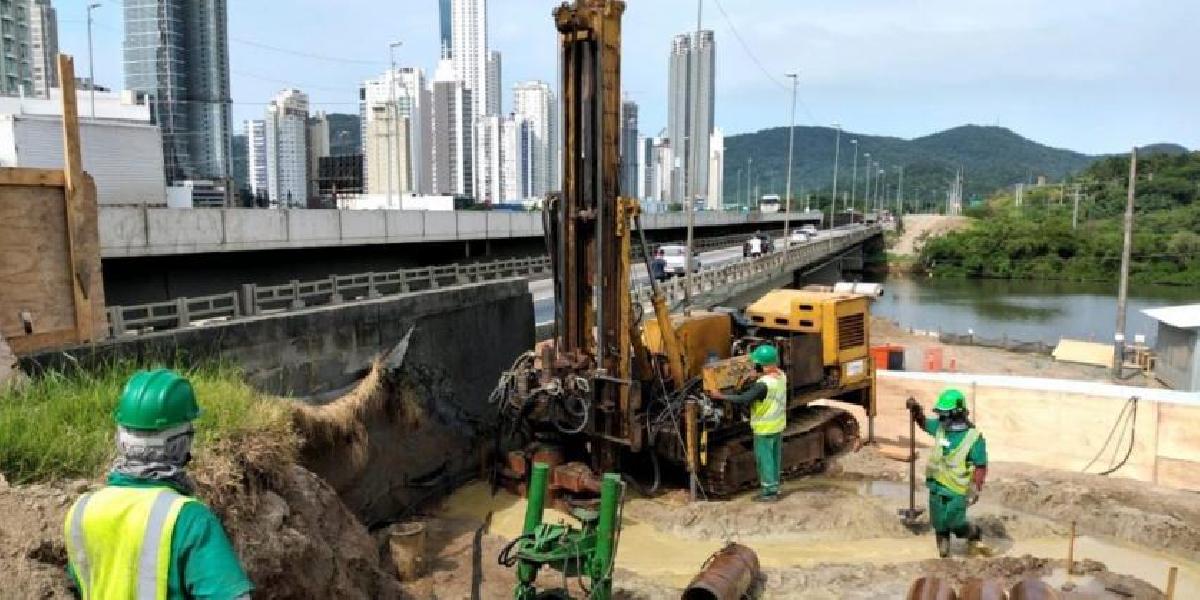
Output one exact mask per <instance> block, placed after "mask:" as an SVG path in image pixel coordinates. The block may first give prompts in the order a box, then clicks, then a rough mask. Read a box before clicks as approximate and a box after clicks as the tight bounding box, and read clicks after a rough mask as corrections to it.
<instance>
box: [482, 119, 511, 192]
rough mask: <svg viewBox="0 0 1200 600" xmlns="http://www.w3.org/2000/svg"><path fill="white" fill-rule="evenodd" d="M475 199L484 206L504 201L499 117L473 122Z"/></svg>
mask: <svg viewBox="0 0 1200 600" xmlns="http://www.w3.org/2000/svg"><path fill="white" fill-rule="evenodd" d="M475 167H476V171H475V199H476V201H478V202H481V203H485V204H499V203H501V202H503V201H504V199H505V197H504V131H503V128H502V119H501V117H500V115H485V116H482V117H479V118H478V119H476V121H475Z"/></svg>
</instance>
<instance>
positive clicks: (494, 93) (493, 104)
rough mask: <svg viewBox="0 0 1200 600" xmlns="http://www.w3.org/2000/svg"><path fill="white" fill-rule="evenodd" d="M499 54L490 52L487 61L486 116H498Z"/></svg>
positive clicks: (494, 51) (495, 51) (496, 51)
mask: <svg viewBox="0 0 1200 600" xmlns="http://www.w3.org/2000/svg"><path fill="white" fill-rule="evenodd" d="M500 74H501V73H500V52H499V51H498V50H492V51H491V52H489V53H488V61H487V112H485V113H484V114H487V115H498V114H500V81H501V79H500Z"/></svg>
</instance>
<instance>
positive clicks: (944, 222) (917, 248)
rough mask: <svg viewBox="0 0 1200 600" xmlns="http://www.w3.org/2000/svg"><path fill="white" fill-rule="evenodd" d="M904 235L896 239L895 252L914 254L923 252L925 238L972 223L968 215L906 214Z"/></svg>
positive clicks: (893, 249)
mask: <svg viewBox="0 0 1200 600" xmlns="http://www.w3.org/2000/svg"><path fill="white" fill-rule="evenodd" d="M903 218H904V235H901V236H900V239H898V240H896V245H895V246H893V247H892V252H894V253H895V254H903V255H906V256H913V255H916V254H919V253H920V252H921V246H922V245H923V244H924V243H925V239H926V238H929V237H937V236H939V235H942V234H944V233H948V232H951V231H957V230H959V229H965V228H967V227H968V226H969V225H970V224H971V220H970V219H968V218H967V217H946V216H942V215H905V216H904V217H903Z"/></svg>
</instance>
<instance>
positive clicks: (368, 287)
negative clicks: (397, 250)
mask: <svg viewBox="0 0 1200 600" xmlns="http://www.w3.org/2000/svg"><path fill="white" fill-rule="evenodd" d="M876 234H877V232H876V231H874V230H873V229H870V228H864V229H861V230H852V231H847V232H837V233H833V234H829V235H828V237H826V238H823V239H820V240H817V241H813V242H809V243H807V244H805V245H803V246H797V247H791V248H787V249H785V250H782V251H779V252H774V253H771V254H767V255H764V256H762V257H760V258H758V259H755V260H749V261H740V262H733V263H729V264H725V265H722V266H718V267H706V268H704V269H703V270H701V271H700V272H699V273H697V274H696V275H693V276H692V277H691V278H687V279H684V278H674V279H671V280H668V281H666V282H664V284H663V287H664V290H665V293H666V294H667V297H668V300H669V301H672V302H676V301H679V300H681V299H682V298H683V297H684V295H685V294H684V286H685V285H689V284H690V285H691V286H692V292H693V294H694V295H699V294H704V293H708V292H712V291H715V290H719V289H722V288H723V287H725V286H729V285H732V284H735V283H738V282H744V281H746V280H748V279H752V278H755V277H761V276H762V275H763V274H765V273H771V272H778V271H782V270H786V269H788V268H795V267H796V266H802V265H804V264H808V263H812V262H815V261H817V260H819V259H821V258H823V257H825V256H830V255H834V254H836V253H838V252H841V251H843V250H845V249H846V248H849V247H852V246H854V245H855V244H858V243H861V242H862V241H863V240H865V239H866V238H868V237H870V236H871V235H876ZM742 238H744V236H738V237H736V239H739V240H740V239H742ZM731 243H735V241H734V239H733V238H731V239H730V240H725V239H718V240H706V243H705V245H702V246H701V247H702V248H703V247H710V248H711V247H713V246H721V247H725V246H729V245H730V244H731ZM549 274H550V258H549V257H547V256H538V257H531V258H530V257H526V258H509V259H501V260H496V261H491V262H482V263H471V264H451V265H436V266H428V267H417V268H412V269H398V270H395V271H384V272H367V273H356V274H353V275H330V276H329V277H327V278H325V279H318V280H314V281H299V280H292V281H290V282H288V283H283V284H278V285H258V284H254V283H247V284H244V285H242V287H241V289H240V290H238V291H232V292H228V293H224V294H215V295H211V296H199V297H183V298H176V299H175V300H171V301H167V302H153V303H148V304H138V305H133V306H110V307H109V308H108V320H109V326H110V334H111V335H112V336H114V337H117V336H122V335H129V334H133V333H141V332H151V331H164V330H170V329H179V328H185V327H189V326H192V325H196V324H203V323H208V322H213V321H218V320H232V319H238V318H246V317H253V316H258V315H264V314H271V313H276V312H283V311H289V310H299V309H302V308H308V307H314V306H326V305H334V304H341V303H344V302H355V301H361V300H369V299H375V298H380V297H383V296H391V295H396V294H405V293H410V292H417V291H423V290H430V289H437V288H440V287H442V286H447V285H460V284H466V283H477V282H480V281H488V280H493V279H503V278H509V277H527V278H540V277H542V276H549ZM631 294H632V295H633V298H634V299H635V301H640V302H647V301H649V298H650V286H649V285H648V284H643V285H640V286H638V287H635V288H634V289H633V290H631Z"/></svg>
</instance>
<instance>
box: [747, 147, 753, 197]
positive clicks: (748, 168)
mask: <svg viewBox="0 0 1200 600" xmlns="http://www.w3.org/2000/svg"><path fill="white" fill-rule="evenodd" d="M753 164H754V158H752V157H749V156H747V157H746V208H754V203H753V202H751V201H750V192H751V190H750V166H751V165H753Z"/></svg>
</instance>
